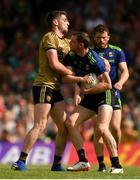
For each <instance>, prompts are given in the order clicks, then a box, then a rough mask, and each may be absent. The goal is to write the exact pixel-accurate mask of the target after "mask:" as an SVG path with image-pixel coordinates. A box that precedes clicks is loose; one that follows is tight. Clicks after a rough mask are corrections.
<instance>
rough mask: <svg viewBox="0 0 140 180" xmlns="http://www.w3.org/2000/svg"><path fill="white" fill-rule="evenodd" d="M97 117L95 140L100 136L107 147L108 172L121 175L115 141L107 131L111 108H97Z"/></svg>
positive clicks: (121, 170)
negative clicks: (109, 162) (108, 156)
mask: <svg viewBox="0 0 140 180" xmlns="http://www.w3.org/2000/svg"><path fill="white" fill-rule="evenodd" d="M97 117H98V119H97V130H96V132H97V134H96V135H97V140H98V138H99V137H100V136H102V137H103V141H104V143H105V144H106V146H107V149H108V151H109V154H110V159H111V163H112V168H111V170H110V172H111V173H123V169H122V166H121V165H120V163H119V158H118V153H117V145H116V141H115V139H114V137H113V136H112V134H111V132H110V130H109V124H110V120H111V117H112V107H111V106H109V105H101V106H99V108H98V116H97ZM98 136H99V137H98Z"/></svg>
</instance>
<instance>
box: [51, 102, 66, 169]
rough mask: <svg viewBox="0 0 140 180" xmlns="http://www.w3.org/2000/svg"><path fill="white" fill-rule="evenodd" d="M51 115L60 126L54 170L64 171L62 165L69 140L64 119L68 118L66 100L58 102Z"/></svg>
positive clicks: (56, 142)
mask: <svg viewBox="0 0 140 180" xmlns="http://www.w3.org/2000/svg"><path fill="white" fill-rule="evenodd" d="M51 117H52V118H53V120H54V122H55V123H56V125H57V127H58V132H57V135H56V139H55V155H54V161H53V165H52V167H51V170H52V171H64V168H63V167H62V166H61V159H62V155H63V152H64V149H65V146H66V142H67V134H68V133H67V129H66V127H65V124H64V121H65V120H66V112H65V103H64V101H61V102H58V103H56V104H55V105H54V106H53V108H52V110H51Z"/></svg>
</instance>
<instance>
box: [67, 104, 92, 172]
mask: <svg viewBox="0 0 140 180" xmlns="http://www.w3.org/2000/svg"><path fill="white" fill-rule="evenodd" d="M93 114H94V112H93V111H91V110H88V109H86V108H84V107H82V106H78V107H77V111H76V112H75V113H73V114H72V115H71V116H70V118H68V119H67V120H66V126H67V129H68V132H69V137H70V140H71V141H72V143H73V145H74V146H75V148H76V151H77V154H78V157H79V162H78V163H76V164H75V165H74V166H72V167H68V168H67V170H68V171H86V170H89V168H90V164H89V163H88V160H87V158H86V155H85V151H84V144H83V138H82V136H81V134H80V132H79V130H78V126H79V125H80V124H81V123H82V122H84V121H85V120H88V119H89V118H90V117H91V116H93Z"/></svg>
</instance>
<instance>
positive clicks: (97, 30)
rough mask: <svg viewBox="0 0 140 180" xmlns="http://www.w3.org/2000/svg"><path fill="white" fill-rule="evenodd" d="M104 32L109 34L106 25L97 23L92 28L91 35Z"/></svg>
mask: <svg viewBox="0 0 140 180" xmlns="http://www.w3.org/2000/svg"><path fill="white" fill-rule="evenodd" d="M104 32H107V33H108V34H109V29H108V27H107V26H105V25H102V24H99V25H97V26H96V27H95V28H94V30H93V35H95V34H96V33H104Z"/></svg>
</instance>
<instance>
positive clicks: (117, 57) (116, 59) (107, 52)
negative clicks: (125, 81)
mask: <svg viewBox="0 0 140 180" xmlns="http://www.w3.org/2000/svg"><path fill="white" fill-rule="evenodd" d="M93 50H94V51H96V52H97V53H98V54H99V55H100V56H102V57H104V58H106V59H107V60H108V61H109V63H110V66H111V71H110V73H109V76H110V79H111V82H112V85H114V84H115V83H116V82H117V81H118V77H119V71H118V65H119V63H121V62H126V58H125V54H124V52H123V51H122V49H121V48H119V47H117V46H113V45H111V44H109V45H108V47H107V48H106V49H99V48H96V47H95V48H93Z"/></svg>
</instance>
